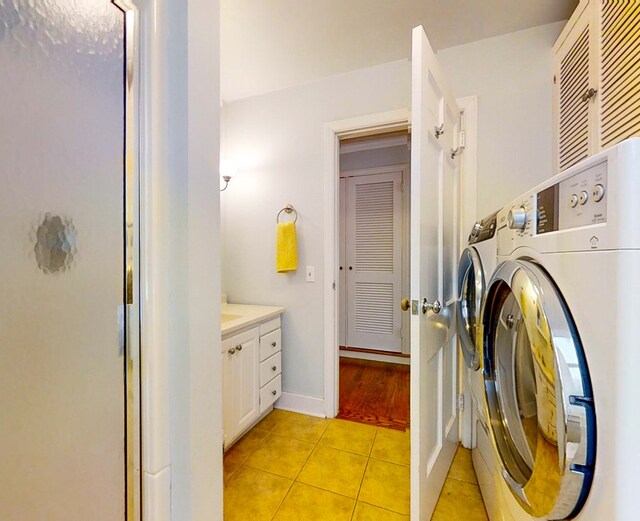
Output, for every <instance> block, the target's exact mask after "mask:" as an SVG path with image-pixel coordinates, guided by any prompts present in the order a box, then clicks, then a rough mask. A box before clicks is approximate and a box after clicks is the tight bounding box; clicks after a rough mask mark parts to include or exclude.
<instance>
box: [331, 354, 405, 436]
mask: <svg viewBox="0 0 640 521" xmlns="http://www.w3.org/2000/svg"><path fill="white" fill-rule="evenodd" d="M338 418H342V419H344V420H352V421H356V422H360V423H367V424H369V425H377V426H380V427H390V428H392V429H397V430H402V431H404V430H405V429H406V428H407V427H409V366H408V365H401V364H390V363H386V362H372V361H369V360H358V359H355V358H340V412H339V413H338Z"/></svg>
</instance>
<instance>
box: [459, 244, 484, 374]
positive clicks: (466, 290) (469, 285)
mask: <svg viewBox="0 0 640 521" xmlns="http://www.w3.org/2000/svg"><path fill="white" fill-rule="evenodd" d="M484 289H485V280H484V271H483V269H482V261H481V260H480V256H479V255H478V252H477V251H476V249H475V248H466V249H465V250H464V252H462V255H461V256H460V262H459V263H458V291H459V295H458V306H457V315H458V317H457V324H458V337H459V338H460V345H461V347H462V355H463V356H464V361H465V363H466V364H467V367H469V368H471V369H474V370H475V369H478V368H479V367H480V361H481V359H482V355H481V350H480V349H477V340H476V335H477V325H478V324H479V322H480V312H481V308H482V299H483V297H484Z"/></svg>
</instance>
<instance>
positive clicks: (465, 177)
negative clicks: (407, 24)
mask: <svg viewBox="0 0 640 521" xmlns="http://www.w3.org/2000/svg"><path fill="white" fill-rule="evenodd" d="M457 101H458V107H460V110H461V111H462V112H463V114H464V116H463V117H464V126H463V128H464V132H465V133H466V146H465V149H464V152H463V153H462V156H461V157H460V174H461V178H460V194H459V199H458V200H459V201H460V208H459V221H458V222H459V223H460V226H459V232H460V237H459V248H458V251H459V252H460V253H462V252H463V251H464V249H465V248H466V247H467V242H468V238H469V232H470V231H471V228H472V226H473V224H474V223H475V222H476V221H477V219H478V217H479V216H478V210H477V208H478V197H477V194H478V190H477V187H478V98H477V96H468V97H465V98H459V99H458V100H457ZM467 371H468V370H467V366H466V365H465V363H464V357H462V356H459V357H458V394H460V395H462V396H463V400H464V402H463V403H464V408H463V410H462V411H461V413H460V414H458V421H459V422H460V424H459V432H460V441H461V442H462V445H463V446H464V447H466V448H469V449H470V448H472V447H473V446H474V444H475V434H474V425H475V419H474V418H473V395H472V394H471V389H470V388H469V385H468V380H467Z"/></svg>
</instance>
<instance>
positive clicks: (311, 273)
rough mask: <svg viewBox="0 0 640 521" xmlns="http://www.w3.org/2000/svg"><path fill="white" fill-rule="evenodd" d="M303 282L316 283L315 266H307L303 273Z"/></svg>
mask: <svg viewBox="0 0 640 521" xmlns="http://www.w3.org/2000/svg"><path fill="white" fill-rule="evenodd" d="M305 280H306V281H307V282H315V281H316V267H315V266H307V269H306V271H305Z"/></svg>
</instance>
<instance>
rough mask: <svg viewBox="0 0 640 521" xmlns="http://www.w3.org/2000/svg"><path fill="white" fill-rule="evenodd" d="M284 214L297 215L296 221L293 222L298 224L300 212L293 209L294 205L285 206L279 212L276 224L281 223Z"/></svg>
mask: <svg viewBox="0 0 640 521" xmlns="http://www.w3.org/2000/svg"><path fill="white" fill-rule="evenodd" d="M282 212H285V213H287V214H291V213H295V214H296V216H295V219H294V220H293V222H294V223H297V222H298V211H297V210H296V209H295V208H294V207H293V205H290V204H288V205H287V206H285V207H284V208H283V209H282V210H280V211H279V212H278V215H277V216H276V223H279V222H280V215H281V214H282Z"/></svg>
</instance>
